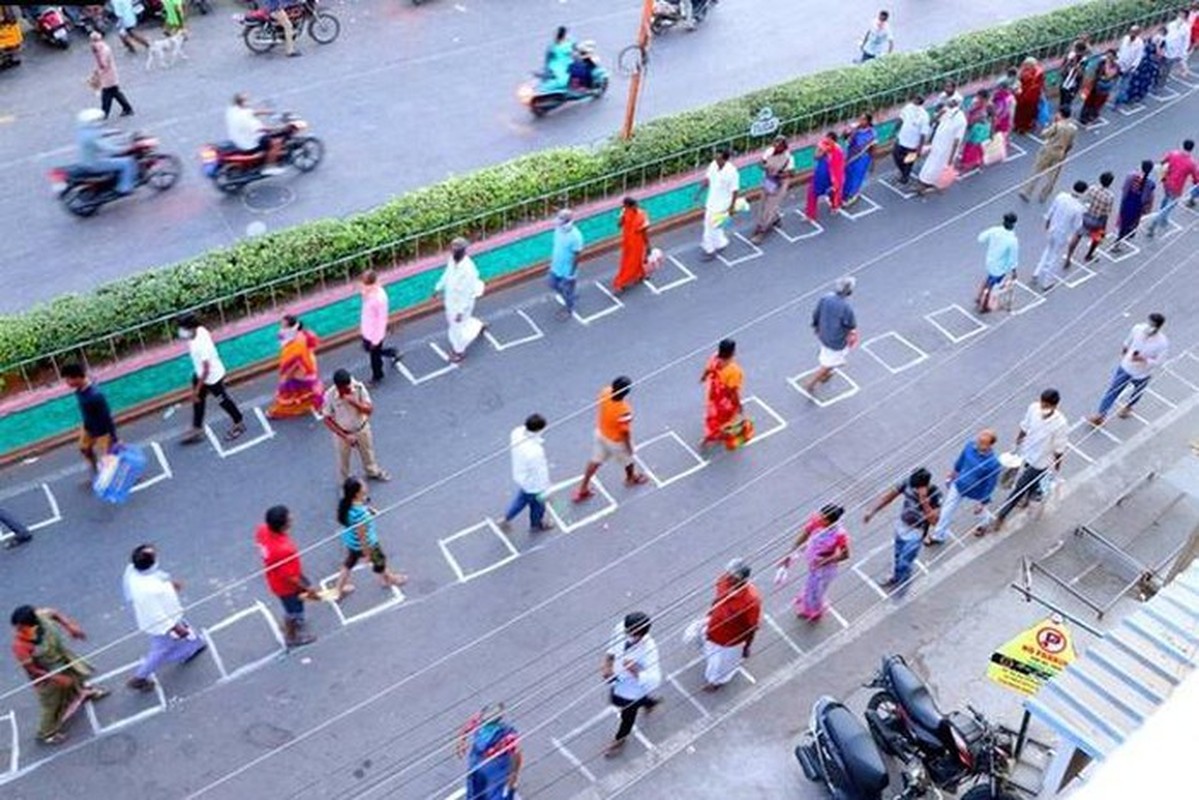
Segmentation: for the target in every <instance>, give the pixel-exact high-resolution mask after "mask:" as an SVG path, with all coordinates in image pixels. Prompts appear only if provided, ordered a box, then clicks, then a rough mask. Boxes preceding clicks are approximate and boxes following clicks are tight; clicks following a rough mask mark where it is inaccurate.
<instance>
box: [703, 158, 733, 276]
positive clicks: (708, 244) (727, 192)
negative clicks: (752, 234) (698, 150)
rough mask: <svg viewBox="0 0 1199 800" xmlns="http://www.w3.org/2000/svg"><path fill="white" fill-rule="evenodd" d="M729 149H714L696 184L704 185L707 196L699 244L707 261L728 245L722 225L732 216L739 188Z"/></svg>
mask: <svg viewBox="0 0 1199 800" xmlns="http://www.w3.org/2000/svg"><path fill="white" fill-rule="evenodd" d="M731 159H732V153H730V152H729V151H728V150H727V149H721V150H717V151H716V158H714V159H713V160H712V163H711V164H709V165H708V174H707V175H706V176H704V181H703V183H702V184H700V189H701V190H702V189H704V188H707V190H708V199H707V201H706V202H705V203H704V238H703V241H702V242H701V246H702V247H703V250H704V255H703V258H704V260H705V261H711V260H712V259H714V258H716V254H717V253H719V252H720V251H721V250H723V249H724V248H726V247H728V246H729V237H728V236H727V235H725V232H724V225H725V223H726V222H727V221H728V220H729V218H730V217H732V216H733V210H734V207H735V205H736V203H737V193H738V192H739V191H740V190H741V175H740V174H739V173H738V172H737V168H736V167H735V166H733V162H732V160H731Z"/></svg>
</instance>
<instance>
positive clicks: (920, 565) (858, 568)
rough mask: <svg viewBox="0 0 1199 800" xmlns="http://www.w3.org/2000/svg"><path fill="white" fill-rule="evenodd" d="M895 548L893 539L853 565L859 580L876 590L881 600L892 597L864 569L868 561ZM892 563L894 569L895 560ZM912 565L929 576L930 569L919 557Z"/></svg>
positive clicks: (872, 550)
mask: <svg viewBox="0 0 1199 800" xmlns="http://www.w3.org/2000/svg"><path fill="white" fill-rule="evenodd" d="M894 547H895V542H894V539H893V538H892V539H891V540H888V541H886V542H883V543H882V544H880V545H877V546H876V547H874V548H873V549H871V551H870V552H869V553H867V554H866V555H865V556H864V557H862V558H860V559H858V561H857V562H856V563H855V564H854V565H853V571H854V573H855V574H856V575H857V576H858V577H859V578H861V579H862V580H864V581H865V582H866V583H867V584H869V586H870V588H872V589H874V591H875V593H876V594H877V595H878V596H879V597H880V598H886V597H889V596H890V595H889V594H888V593H887V590H886V589H884V588H883V587H882V586H881V585H880V584H879V583H878V581H876V580H875V579H874V578H871V577H870V576H869V575H867V574H866V570H864V569H862V567H863V566H864V565H865V564H866V562H867V561H869V560H870V559H872V558H874V557H875V556H876V555H878V554H879V553H881V552H883V551H884V550H891V549H894ZM890 563H891V564H892V567H893V566H894V558H892V559H891V562H890ZM912 563H913V565H914V566H915V567H916V569H917V570H919V571H920V572H922V573H924V574H925V575H927V574H928V567H927V566H925V564H924V562H923V561H921V560H920V558H919V557H917V558H916V560H915V561H914V562H912Z"/></svg>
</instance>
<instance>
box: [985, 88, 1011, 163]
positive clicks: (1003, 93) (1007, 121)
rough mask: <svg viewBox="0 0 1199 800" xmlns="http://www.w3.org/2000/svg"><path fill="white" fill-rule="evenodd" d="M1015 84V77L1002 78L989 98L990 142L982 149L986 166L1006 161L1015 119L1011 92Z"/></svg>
mask: <svg viewBox="0 0 1199 800" xmlns="http://www.w3.org/2000/svg"><path fill="white" fill-rule="evenodd" d="M1015 84H1016V79H1015V77H1010V76H1004V77H1002V78H1000V79H999V82H998V83H997V84H996V85H995V93H994V95H992V97H991V111H992V114H993V122H992V124H991V141H990V142H988V143H987V144H986V146H984V148H983V162H984V163H986V164H995V163H999V162H1001V161H1006V160H1007V157H1008V145H1009V144H1010V142H1011V139H1012V123H1013V121H1014V120H1015V119H1016V93H1015V92H1014V91H1013V90H1012V87H1013V86H1015ZM996 154H997V155H996Z"/></svg>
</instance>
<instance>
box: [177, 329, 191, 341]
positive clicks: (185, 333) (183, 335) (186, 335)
mask: <svg viewBox="0 0 1199 800" xmlns="http://www.w3.org/2000/svg"><path fill="white" fill-rule="evenodd" d="M177 335H178V336H179V338H180V339H183V340H184V341H187V340H188V339H191V338H192V337H193V336H195V332H194V331H189V330H188V329H187V328H180V329H179V330H178V332H177Z"/></svg>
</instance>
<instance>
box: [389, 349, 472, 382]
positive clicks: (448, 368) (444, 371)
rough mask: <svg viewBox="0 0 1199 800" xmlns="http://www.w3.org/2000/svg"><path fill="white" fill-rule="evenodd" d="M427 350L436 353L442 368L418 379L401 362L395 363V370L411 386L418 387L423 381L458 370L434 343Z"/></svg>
mask: <svg viewBox="0 0 1199 800" xmlns="http://www.w3.org/2000/svg"><path fill="white" fill-rule="evenodd" d="M429 349H431V350H432V351H433V352H434V353H436V354H437V357H438V358H440V359H441V360H442V361H444V362H445V366H444V367H438V368H437V369H435V370H433V371H432V372H428V373H425V374H424V375H421V376H420V377H417V376H416V375H413V374H412V371H411V370H410V369H408V367H407V366H405V365H404V362H403V360H398V361H396V362H395V368H396V369H397V370H399V373H400V374H401V375H403V376H404V377H405V378H407V379H408V382H409V383H411V384H412V385H413V386H420V385H421V384H422V383H424V382H425V381H431V380H433V379H434V378H440V377H441V376H442V375H446V374H449V373H451V372H453V371H454V370H456V369H458V365H457V364H456V363H454V362H452V361H450V357H449V354H447V353H446V352H445V350H443V349H442V348H441V346H440V345H438V344H437V343H436V342H429Z"/></svg>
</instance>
